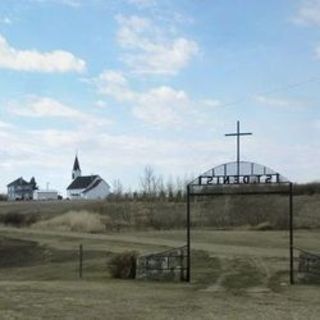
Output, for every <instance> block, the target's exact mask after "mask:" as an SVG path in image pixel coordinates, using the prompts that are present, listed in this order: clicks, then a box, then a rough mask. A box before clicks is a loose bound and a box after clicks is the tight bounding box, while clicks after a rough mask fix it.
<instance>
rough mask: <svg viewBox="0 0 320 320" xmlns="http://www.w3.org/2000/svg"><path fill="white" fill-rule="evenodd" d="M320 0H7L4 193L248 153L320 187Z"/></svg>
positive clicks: (0, 109) (0, 77)
mask: <svg viewBox="0 0 320 320" xmlns="http://www.w3.org/2000/svg"><path fill="white" fill-rule="evenodd" d="M319 86H320V1H319V0H269V1H256V0H232V1H226V0H171V1H170V0H1V1H0V93H1V95H0V138H1V140H0V141H1V145H0V172H1V179H0V191H1V192H3V191H5V190H6V184H7V183H9V182H10V181H11V180H13V179H15V178H17V177H20V176H23V177H25V178H26V179H30V177H31V176H35V177H36V179H37V181H38V183H39V184H40V187H45V186H46V183H47V182H50V187H51V188H55V189H58V190H59V191H60V192H62V193H63V192H64V190H65V188H66V186H67V184H68V183H69V182H70V175H71V172H70V171H71V167H72V164H73V160H74V155H75V153H76V152H77V151H78V154H79V159H80V164H81V166H82V170H83V173H84V174H91V173H98V174H100V175H101V176H102V177H104V178H105V179H106V180H107V181H110V182H111V181H113V180H115V179H120V180H121V181H122V182H123V184H124V185H125V186H127V187H129V186H131V187H132V188H135V187H136V186H137V185H138V181H139V176H141V174H142V171H143V168H144V167H145V166H146V165H151V166H152V167H153V168H154V169H155V170H156V172H157V173H159V174H163V175H164V177H168V176H170V175H171V176H176V175H179V176H184V175H185V174H195V175H196V174H198V173H201V172H203V171H206V170H208V169H209V168H211V167H214V166H216V165H219V164H220V163H223V162H228V161H232V160H233V159H234V158H235V141H234V139H231V138H225V137H224V133H227V132H231V131H233V130H234V129H235V124H236V121H237V120H238V119H239V120H241V125H242V128H243V130H245V131H252V132H253V133H254V135H253V136H252V137H246V138H245V139H244V140H243V144H242V150H243V152H242V159H243V160H251V161H255V162H259V163H262V164H265V165H267V166H269V167H271V168H273V169H275V170H276V171H279V172H281V173H282V174H283V175H285V176H287V177H288V178H290V179H291V180H292V181H300V182H307V181H314V180H319V179H320V165H319V158H320V151H319V150H320V139H319V137H320V111H319V107H320V90H319Z"/></svg>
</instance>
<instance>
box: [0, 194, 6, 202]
mask: <svg viewBox="0 0 320 320" xmlns="http://www.w3.org/2000/svg"><path fill="white" fill-rule="evenodd" d="M7 200H8V197H7V195H6V194H3V193H0V201H7Z"/></svg>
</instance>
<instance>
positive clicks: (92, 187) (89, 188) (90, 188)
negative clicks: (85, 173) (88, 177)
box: [83, 179, 102, 193]
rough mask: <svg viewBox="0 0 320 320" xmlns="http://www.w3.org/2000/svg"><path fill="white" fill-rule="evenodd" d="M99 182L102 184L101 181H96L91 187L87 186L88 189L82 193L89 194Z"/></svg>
mask: <svg viewBox="0 0 320 320" xmlns="http://www.w3.org/2000/svg"><path fill="white" fill-rule="evenodd" d="M101 182H102V179H97V180H96V181H95V182H94V183H93V184H92V185H91V186H88V188H87V189H86V190H84V191H83V192H84V193H86V192H89V191H90V190H92V189H94V188H95V187H97V186H98V185H99V184H100V183H101Z"/></svg>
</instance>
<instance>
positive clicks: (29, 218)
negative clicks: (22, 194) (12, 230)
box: [0, 212, 39, 228]
mask: <svg viewBox="0 0 320 320" xmlns="http://www.w3.org/2000/svg"><path fill="white" fill-rule="evenodd" d="M38 220H39V215H37V214H23V213H19V212H8V213H6V214H3V215H1V216H0V222H1V223H3V224H4V225H6V226H13V227H17V228H20V227H25V226H30V225H31V224H33V223H35V222H37V221H38Z"/></svg>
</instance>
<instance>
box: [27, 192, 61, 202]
mask: <svg viewBox="0 0 320 320" xmlns="http://www.w3.org/2000/svg"><path fill="white" fill-rule="evenodd" d="M33 200H38V201H40V200H58V191H55V190H35V191H34V192H33Z"/></svg>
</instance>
